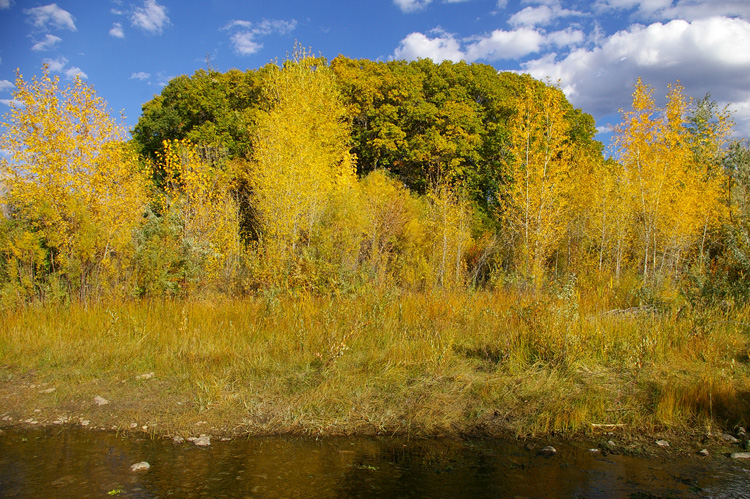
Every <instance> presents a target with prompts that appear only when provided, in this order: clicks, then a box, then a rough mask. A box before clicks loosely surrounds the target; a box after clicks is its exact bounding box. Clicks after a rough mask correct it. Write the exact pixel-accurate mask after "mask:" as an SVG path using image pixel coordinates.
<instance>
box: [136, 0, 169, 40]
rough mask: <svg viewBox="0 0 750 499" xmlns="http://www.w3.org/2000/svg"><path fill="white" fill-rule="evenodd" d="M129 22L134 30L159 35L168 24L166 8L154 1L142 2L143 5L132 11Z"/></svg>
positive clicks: (145, 0)
mask: <svg viewBox="0 0 750 499" xmlns="http://www.w3.org/2000/svg"><path fill="white" fill-rule="evenodd" d="M130 21H131V23H132V25H133V26H135V27H136V28H139V29H142V30H143V31H146V32H147V33H151V34H161V33H162V31H163V30H164V28H165V27H167V26H169V24H170V22H169V17H168V16H167V8H166V7H165V6H163V5H159V4H158V3H156V0H144V2H143V5H142V6H141V7H138V8H136V9H135V11H133V14H132V15H131V16H130Z"/></svg>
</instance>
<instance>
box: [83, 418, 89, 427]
mask: <svg viewBox="0 0 750 499" xmlns="http://www.w3.org/2000/svg"><path fill="white" fill-rule="evenodd" d="M90 424H91V421H89V420H88V419H82V420H81V426H88V425H90Z"/></svg>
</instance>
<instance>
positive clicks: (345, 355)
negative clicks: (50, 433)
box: [0, 290, 750, 434]
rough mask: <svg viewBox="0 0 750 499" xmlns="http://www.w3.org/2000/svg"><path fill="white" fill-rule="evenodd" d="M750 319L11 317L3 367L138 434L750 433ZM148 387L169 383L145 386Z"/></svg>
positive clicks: (350, 313)
mask: <svg viewBox="0 0 750 499" xmlns="http://www.w3.org/2000/svg"><path fill="white" fill-rule="evenodd" d="M748 316H750V309H748V308H747V307H745V308H741V309H732V310H729V311H726V310H720V309H718V308H717V309H710V310H689V309H686V308H684V307H683V308H680V307H675V308H674V309H663V310H652V309H643V310H633V311H629V312H616V311H615V312H612V311H611V310H607V309H605V308H603V307H599V306H597V304H596V303H595V302H594V301H593V299H590V298H586V297H585V296H584V297H583V298H582V297H580V296H578V295H576V296H574V297H571V296H567V297H560V296H556V295H551V294H550V295H544V296H542V295H535V294H530V293H523V292H520V291H515V290H503V291H496V292H489V291H487V292H465V291H464V292H458V293H423V294H416V293H396V292H390V293H388V292H376V291H373V292H371V293H368V294H364V295H358V296H350V297H341V298H329V297H311V296H301V297H289V298H273V299H270V298H269V299H262V298H247V299H234V300H225V299H219V300H214V301H192V302H191V301H132V302H120V303H101V304H97V305H89V306H84V305H80V304H73V305H69V306H66V307H60V308H52V307H42V306H29V307H28V308H26V309H24V310H15V311H12V312H8V311H6V312H4V316H2V317H0V319H1V323H0V359H1V360H0V364H2V371H3V381H7V383H6V384H7V385H8V386H10V385H11V384H12V383H13V382H14V380H15V382H18V380H21V379H25V378H24V377H29V376H33V379H34V380H36V381H35V382H38V383H41V382H45V383H48V385H49V386H57V387H59V388H58V391H57V392H56V394H55V396H54V397H47V398H44V397H42V396H35V397H32V398H29V399H25V400H27V402H26V403H28V404H32V403H33V404H36V406H39V405H40V404H42V407H47V408H49V409H50V410H57V411H58V412H59V411H62V410H64V409H65V407H68V406H71V407H75V403H74V402H75V401H76V400H83V399H84V398H85V397H89V396H93V394H94V393H95V392H96V393H99V392H101V393H102V395H103V396H105V397H107V396H110V397H113V398H114V397H119V398H121V399H122V398H129V397H130V398H137V399H138V400H147V401H148V402H149V405H148V407H145V408H144V407H139V408H137V410H136V409H135V408H133V409H132V410H130V412H127V411H126V414H124V415H123V416H122V419H123V421H122V423H123V424H124V421H125V420H126V419H127V418H131V419H132V418H133V417H134V416H133V414H135V413H136V412H137V414H138V415H139V417H142V418H151V419H154V418H156V417H158V418H159V419H160V421H163V422H164V423H163V424H166V425H167V426H171V427H172V428H175V429H179V428H180V427H181V426H182V425H185V424H188V422H191V421H194V420H197V419H202V420H207V421H209V422H211V421H217V423H216V424H224V423H226V424H230V425H231V428H232V429H234V430H236V431H240V432H241V431H250V432H256V433H257V432H285V431H286V432H289V431H292V432H305V433H312V434H331V433H352V432H369V433H375V432H381V433H392V432H410V433H415V434H446V433H458V432H466V431H474V430H476V429H480V430H481V428H489V427H490V426H492V425H494V426H492V427H493V428H496V429H497V428H501V429H502V430H503V431H511V432H515V433H517V434H543V433H548V432H552V431H582V430H583V431H585V430H589V429H591V428H592V424H594V425H599V424H612V425H622V426H621V427H624V428H629V429H631V430H633V431H640V430H647V431H652V430H655V429H669V428H673V429H684V428H699V427H700V428H702V427H706V426H709V427H711V426H715V427H732V426H734V425H738V424H741V425H747V424H748V423H750V421H748V418H749V417H750V377H749V376H748V374H750V357H749V352H750V350H749V347H750V328H749V327H748V325H747V324H748V323H749V322H750V319H748ZM149 372H154V373H155V379H156V380H158V382H159V383H160V384H158V385H155V384H151V385H149V383H148V382H145V381H137V378H136V377H137V376H139V375H142V374H144V373H149ZM45 386H47V385H45ZM146 387H150V388H149V390H151V391H146V392H144V390H145V389H146ZM107 394H110V395H107ZM138 397H140V398H138ZM146 397H151V398H146ZM178 401H179V403H180V405H179V407H178V406H177V405H175V404H177V402H178ZM44 404H47V405H46V406H45V405H44ZM36 406H35V407H36ZM134 411H135V412H134ZM488 425H489V426H488Z"/></svg>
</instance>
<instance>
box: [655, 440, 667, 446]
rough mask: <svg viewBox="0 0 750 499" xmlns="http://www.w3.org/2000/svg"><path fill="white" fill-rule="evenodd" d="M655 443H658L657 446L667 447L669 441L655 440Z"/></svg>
mask: <svg viewBox="0 0 750 499" xmlns="http://www.w3.org/2000/svg"><path fill="white" fill-rule="evenodd" d="M656 445H658V446H659V447H669V442H667V441H666V440H657V441H656Z"/></svg>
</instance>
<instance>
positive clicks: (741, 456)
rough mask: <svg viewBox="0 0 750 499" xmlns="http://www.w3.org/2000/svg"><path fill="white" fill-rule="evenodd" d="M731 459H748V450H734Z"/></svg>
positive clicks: (749, 457) (749, 454)
mask: <svg viewBox="0 0 750 499" xmlns="http://www.w3.org/2000/svg"><path fill="white" fill-rule="evenodd" d="M731 458H732V459H750V452H734V453H732V455H731Z"/></svg>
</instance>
